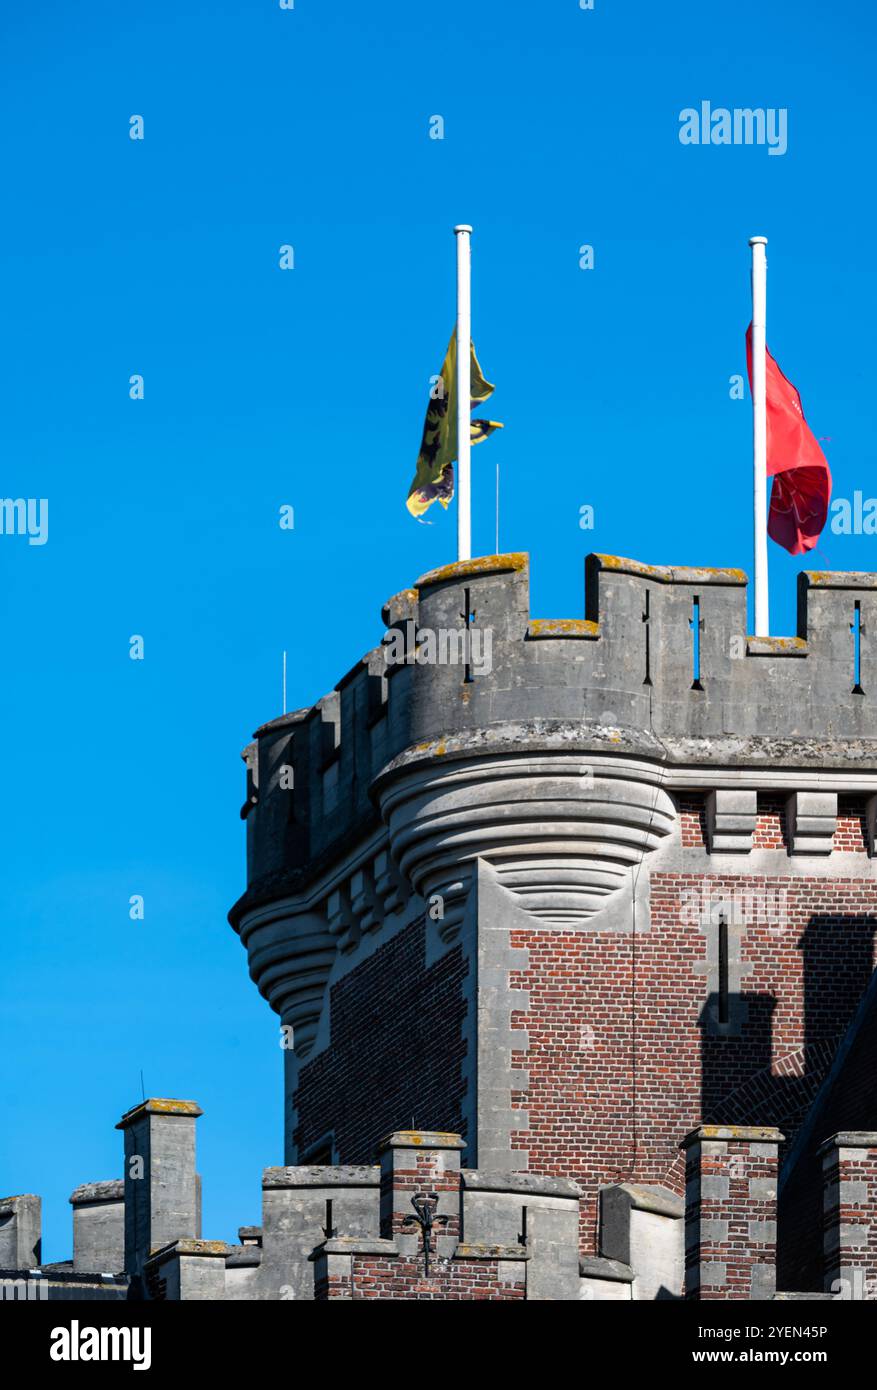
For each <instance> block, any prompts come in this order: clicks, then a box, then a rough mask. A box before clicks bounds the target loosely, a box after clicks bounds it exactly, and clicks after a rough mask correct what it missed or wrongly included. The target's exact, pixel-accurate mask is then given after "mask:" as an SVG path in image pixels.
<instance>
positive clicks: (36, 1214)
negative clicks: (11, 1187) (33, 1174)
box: [0, 1192, 42, 1269]
mask: <svg viewBox="0 0 877 1390" xmlns="http://www.w3.org/2000/svg"><path fill="white" fill-rule="evenodd" d="M41 1221H42V1203H41V1201H40V1198H39V1197H35V1196H34V1195H33V1193H32V1192H25V1193H22V1194H21V1195H20V1196H18V1197H0V1269H38V1268H39V1264H40V1245H41V1238H40V1230H41Z"/></svg>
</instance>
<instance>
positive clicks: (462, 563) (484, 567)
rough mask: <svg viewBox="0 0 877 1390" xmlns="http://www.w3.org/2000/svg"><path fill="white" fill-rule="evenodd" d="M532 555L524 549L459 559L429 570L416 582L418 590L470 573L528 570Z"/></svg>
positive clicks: (503, 572)
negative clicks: (472, 558)
mask: <svg viewBox="0 0 877 1390" xmlns="http://www.w3.org/2000/svg"><path fill="white" fill-rule="evenodd" d="M529 567H530V557H529V555H527V554H526V552H524V551H517V552H512V553H511V554H509V555H481V556H479V557H477V558H476V559H474V560H458V561H457V562H456V563H455V564H453V565H442V566H440V568H439V569H435V570H427V572H426V574H422V575H421V576H420V578H419V579H418V581H417V583H416V584H415V586H414V587H415V589H417V590H418V592H419V591H420V590H421V589H426V588H428V587H429V586H430V585H431V584H443V583H446V582H447V581H448V580H453V579H468V578H469V576H470V575H483V574H511V573H514V572H515V571H517V570H527V569H529Z"/></svg>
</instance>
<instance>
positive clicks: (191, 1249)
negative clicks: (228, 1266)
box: [146, 1240, 232, 1264]
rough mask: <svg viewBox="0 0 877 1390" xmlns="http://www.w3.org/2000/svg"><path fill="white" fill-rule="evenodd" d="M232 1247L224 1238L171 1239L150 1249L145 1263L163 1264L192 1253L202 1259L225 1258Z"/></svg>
mask: <svg viewBox="0 0 877 1390" xmlns="http://www.w3.org/2000/svg"><path fill="white" fill-rule="evenodd" d="M231 1249H232V1247H231V1246H229V1245H228V1244H227V1243H226V1242H225V1241H224V1240H172V1241H171V1242H170V1243H169V1244H168V1245H160V1246H158V1248H157V1249H155V1250H150V1252H149V1259H148V1260H147V1262H146V1263H147V1264H164V1263H165V1261H166V1260H172V1259H174V1258H175V1257H176V1256H178V1255H194V1256H196V1257H197V1258H200V1259H203V1258H207V1259H212V1258H217V1259H223V1260H224V1259H225V1258H226V1256H228V1255H229V1254H230V1253H231Z"/></svg>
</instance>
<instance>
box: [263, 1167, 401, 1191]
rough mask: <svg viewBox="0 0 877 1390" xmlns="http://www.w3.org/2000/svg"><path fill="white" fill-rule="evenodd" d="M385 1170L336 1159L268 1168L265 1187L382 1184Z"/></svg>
mask: <svg viewBox="0 0 877 1390" xmlns="http://www.w3.org/2000/svg"><path fill="white" fill-rule="evenodd" d="M380 1183H381V1170H380V1168H379V1167H378V1166H377V1165H375V1166H371V1165H368V1166H366V1165H364V1164H350V1163H335V1164H332V1165H327V1166H325V1167H318V1166H317V1165H316V1164H312V1165H310V1166H304V1167H288V1168H266V1169H264V1171H263V1173H262V1187H263V1189H265V1188H269V1189H275V1188H285V1187H379V1186H380Z"/></svg>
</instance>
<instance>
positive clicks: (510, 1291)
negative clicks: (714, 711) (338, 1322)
mask: <svg viewBox="0 0 877 1390" xmlns="http://www.w3.org/2000/svg"><path fill="white" fill-rule="evenodd" d="M521 1268H522V1269H523V1264H522V1266H521ZM429 1274H430V1277H429V1279H428V1280H427V1279H424V1277H423V1256H422V1255H421V1256H419V1257H418V1258H417V1259H416V1260H410V1259H402V1258H401V1257H399V1256H397V1257H395V1258H388V1257H386V1256H383V1255H356V1256H354V1258H353V1275H352V1288H353V1294H352V1296H353V1298H354V1299H357V1300H358V1299H361V1298H370V1299H403V1298H406V1299H407V1298H411V1299H417V1300H420V1301H427V1300H428V1301H430V1302H437V1301H439V1300H441V1301H443V1302H444V1301H450V1302H455V1301H457V1300H461V1299H465V1300H466V1301H467V1302H471V1301H472V1300H474V1301H476V1302H477V1301H478V1300H488V1301H490V1302H499V1301H502V1302H506V1301H508V1300H511V1299H521V1298H524V1297H525V1296H526V1284H525V1282H524V1275H523V1273H522V1274H521V1277H520V1279H518V1280H517V1281H515V1282H514V1283H506V1282H500V1279H499V1273H498V1262H497V1261H496V1260H486V1259H485V1260H467V1259H459V1260H457V1259H455V1260H436V1259H434V1258H431V1259H430V1263H429ZM315 1296H316V1299H317V1300H318V1301H320V1302H322V1301H325V1300H328V1299H332V1298H350V1297H351V1280H350V1279H347V1278H334V1277H333V1278H330V1279H329V1280H327V1281H324V1282H323V1283H321V1284H319V1283H318V1284H317V1286H316V1291H315Z"/></svg>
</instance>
